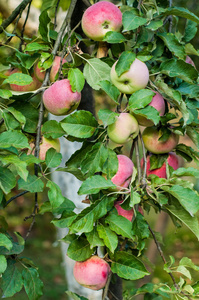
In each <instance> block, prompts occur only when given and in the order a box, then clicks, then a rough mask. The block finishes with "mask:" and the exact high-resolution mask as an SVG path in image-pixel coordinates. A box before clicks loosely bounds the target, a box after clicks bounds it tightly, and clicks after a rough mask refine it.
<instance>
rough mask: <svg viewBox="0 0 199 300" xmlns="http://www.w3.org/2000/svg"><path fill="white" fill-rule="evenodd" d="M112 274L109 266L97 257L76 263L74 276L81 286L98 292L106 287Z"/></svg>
mask: <svg viewBox="0 0 199 300" xmlns="http://www.w3.org/2000/svg"><path fill="white" fill-rule="evenodd" d="M110 272H111V268H110V266H109V264H108V263H107V262H106V261H105V260H104V259H102V258H100V257H99V256H97V255H94V256H91V257H90V258H89V259H87V260H85V261H80V262H79V261H76V263H75V266H74V269H73V275H74V277H75V279H76V281H77V282H78V283H79V284H80V285H82V286H84V287H86V288H89V289H91V290H96V291H97V290H100V289H102V288H104V287H105V285H106V282H107V279H108V276H109V274H110Z"/></svg>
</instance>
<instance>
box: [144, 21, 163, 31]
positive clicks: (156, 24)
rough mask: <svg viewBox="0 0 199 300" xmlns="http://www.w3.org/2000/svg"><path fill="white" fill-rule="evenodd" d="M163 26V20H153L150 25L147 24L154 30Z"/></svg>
mask: <svg viewBox="0 0 199 300" xmlns="http://www.w3.org/2000/svg"><path fill="white" fill-rule="evenodd" d="M162 26H163V21H162V20H153V21H151V22H150V23H149V25H147V26H146V28H148V29H150V30H152V31H156V30H157V29H159V28H160V27H162Z"/></svg>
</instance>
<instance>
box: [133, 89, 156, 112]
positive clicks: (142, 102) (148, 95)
mask: <svg viewBox="0 0 199 300" xmlns="http://www.w3.org/2000/svg"><path fill="white" fill-rule="evenodd" d="M153 96H155V93H154V92H153V91H151V90H147V89H141V90H139V91H136V92H135V93H133V94H132V95H131V96H130V98H129V105H128V109H130V110H132V111H134V110H136V109H140V108H144V107H145V106H146V105H148V104H149V103H150V102H151V101H152V98H153Z"/></svg>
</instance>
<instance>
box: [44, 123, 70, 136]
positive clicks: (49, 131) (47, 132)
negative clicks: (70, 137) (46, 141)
mask: <svg viewBox="0 0 199 300" xmlns="http://www.w3.org/2000/svg"><path fill="white" fill-rule="evenodd" d="M42 134H43V135H44V137H46V138H52V139H57V138H59V137H61V136H63V135H64V134H65V131H64V130H63V129H62V127H61V124H60V123H59V122H57V121H56V120H49V121H46V122H45V123H44V124H43V126H42Z"/></svg>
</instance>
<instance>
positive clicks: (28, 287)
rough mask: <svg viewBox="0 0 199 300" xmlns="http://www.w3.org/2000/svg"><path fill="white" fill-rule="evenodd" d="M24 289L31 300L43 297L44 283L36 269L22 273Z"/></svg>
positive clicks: (27, 269)
mask: <svg viewBox="0 0 199 300" xmlns="http://www.w3.org/2000/svg"><path fill="white" fill-rule="evenodd" d="M22 276H23V279H24V288H25V291H26V294H27V295H28V298H29V299H30V300H37V299H39V298H40V296H42V295H43V292H42V289H43V282H42V281H41V280H40V278H39V273H38V271H37V270H36V269H35V268H25V269H24V270H23V272H22Z"/></svg>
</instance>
